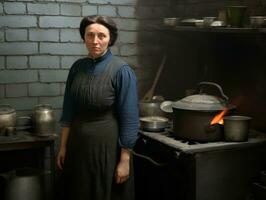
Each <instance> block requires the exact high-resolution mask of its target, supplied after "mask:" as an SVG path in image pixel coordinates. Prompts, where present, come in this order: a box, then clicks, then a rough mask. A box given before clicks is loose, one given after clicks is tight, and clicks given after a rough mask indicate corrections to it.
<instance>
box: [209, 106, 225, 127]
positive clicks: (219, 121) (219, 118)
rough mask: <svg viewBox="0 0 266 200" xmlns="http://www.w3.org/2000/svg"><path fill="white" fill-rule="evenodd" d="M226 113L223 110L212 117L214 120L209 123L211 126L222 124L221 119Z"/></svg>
mask: <svg viewBox="0 0 266 200" xmlns="http://www.w3.org/2000/svg"><path fill="white" fill-rule="evenodd" d="M227 112H228V109H227V108H226V109H224V110H223V111H222V112H220V113H218V114H217V115H215V116H214V118H213V119H212V121H211V125H213V124H224V120H223V117H224V115H225V114H226V113H227Z"/></svg>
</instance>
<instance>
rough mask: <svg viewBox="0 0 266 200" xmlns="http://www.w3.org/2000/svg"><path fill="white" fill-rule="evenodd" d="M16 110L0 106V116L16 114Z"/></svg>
mask: <svg viewBox="0 0 266 200" xmlns="http://www.w3.org/2000/svg"><path fill="white" fill-rule="evenodd" d="M14 112H15V109H14V108H12V107H11V106H10V105H0V115H4V114H9V113H14Z"/></svg>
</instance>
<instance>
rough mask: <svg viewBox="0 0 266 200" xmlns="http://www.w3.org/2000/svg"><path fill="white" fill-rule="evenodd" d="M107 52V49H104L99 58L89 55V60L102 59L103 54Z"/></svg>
mask: <svg viewBox="0 0 266 200" xmlns="http://www.w3.org/2000/svg"><path fill="white" fill-rule="evenodd" d="M107 51H108V49H106V50H105V51H104V52H103V53H102V54H101V55H99V56H93V55H91V54H89V58H91V59H93V60H94V59H97V58H100V57H102V56H103V55H104V54H106V52H107Z"/></svg>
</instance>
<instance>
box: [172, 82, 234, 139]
mask: <svg viewBox="0 0 266 200" xmlns="http://www.w3.org/2000/svg"><path fill="white" fill-rule="evenodd" d="M206 86H208V87H209V86H211V87H212V88H215V90H216V91H217V92H218V95H217V96H214V95H209V94H205V93H204V92H203V90H206V89H207V88H206ZM172 108H173V130H174V135H175V136H176V137H178V138H183V139H187V140H195V141H201V142H209V141H219V140H222V139H223V131H222V129H221V126H220V125H219V124H213V125H210V123H211V121H212V119H213V118H214V116H215V115H217V114H218V113H220V112H221V111H223V110H225V109H228V110H232V109H233V108H234V106H233V105H229V104H228V97H227V96H226V95H225V94H224V93H223V90H222V88H221V87H220V86H219V85H218V84H216V83H212V82H201V83H199V84H198V88H197V89H196V92H195V94H194V95H190V96H187V97H185V98H183V99H181V100H179V101H177V102H174V103H173V104H172Z"/></svg>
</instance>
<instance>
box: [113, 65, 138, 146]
mask: <svg viewBox="0 0 266 200" xmlns="http://www.w3.org/2000/svg"><path fill="white" fill-rule="evenodd" d="M115 86H116V100H117V101H116V108H117V111H118V115H119V131H120V145H121V146H123V147H125V148H129V149H132V148H133V147H134V145H135V142H136V140H137V137H138V136H137V135H138V128H139V111H138V95H137V80H136V76H135V73H134V72H133V70H132V69H131V68H130V67H129V66H127V65H125V66H123V67H122V68H121V69H120V70H119V71H118V73H117V74H116V79H115Z"/></svg>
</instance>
